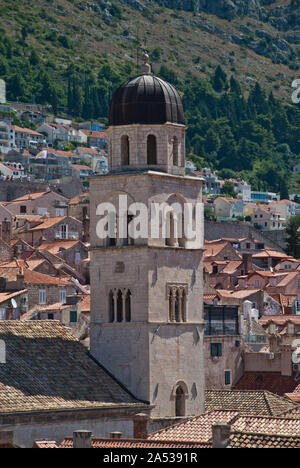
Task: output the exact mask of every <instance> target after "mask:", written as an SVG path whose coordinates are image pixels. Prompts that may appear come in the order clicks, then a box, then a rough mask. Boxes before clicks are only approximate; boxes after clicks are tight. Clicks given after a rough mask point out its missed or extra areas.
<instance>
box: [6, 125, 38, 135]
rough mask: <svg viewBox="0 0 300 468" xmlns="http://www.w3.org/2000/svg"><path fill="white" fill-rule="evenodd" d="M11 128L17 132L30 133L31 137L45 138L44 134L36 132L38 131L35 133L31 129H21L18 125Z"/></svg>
mask: <svg viewBox="0 0 300 468" xmlns="http://www.w3.org/2000/svg"><path fill="white" fill-rule="evenodd" d="M11 128H12V129H13V130H14V131H15V132H22V133H28V134H29V135H35V136H40V137H43V136H44V135H42V134H41V133H39V132H36V131H34V130H31V128H26V127H19V126H18V125H12V126H11Z"/></svg>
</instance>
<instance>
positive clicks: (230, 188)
mask: <svg viewBox="0 0 300 468" xmlns="http://www.w3.org/2000/svg"><path fill="white" fill-rule="evenodd" d="M221 193H222V194H223V195H227V196H229V197H231V198H236V192H235V190H234V184H233V183H232V182H230V181H229V180H225V183H224V184H223V187H222V188H221Z"/></svg>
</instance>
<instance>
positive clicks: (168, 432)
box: [148, 410, 239, 442]
mask: <svg viewBox="0 0 300 468" xmlns="http://www.w3.org/2000/svg"><path fill="white" fill-rule="evenodd" d="M238 416H239V412H238V411H222V410H219V411H213V410H212V411H210V412H207V413H205V414H200V415H199V416H195V417H193V418H189V419H187V420H185V421H183V422H180V423H177V424H174V425H172V426H169V427H166V428H164V429H161V430H159V431H157V432H153V433H151V434H149V436H148V439H149V440H169V441H170V440H173V441H175V440H176V441H177V440H180V441H183V442H191V441H193V442H210V441H211V438H212V429H211V427H212V425H213V424H216V423H220V422H221V423H224V424H232V423H233V421H235V420H236V419H237V418H238Z"/></svg>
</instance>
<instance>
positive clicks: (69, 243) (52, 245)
mask: <svg viewBox="0 0 300 468" xmlns="http://www.w3.org/2000/svg"><path fill="white" fill-rule="evenodd" d="M78 243H80V244H82V245H83V246H84V247H85V245H84V243H83V242H82V241H80V240H79V239H77V240H55V241H53V242H46V241H45V242H43V243H42V244H41V245H39V246H38V247H37V249H38V250H47V251H48V252H51V253H53V254H55V253H58V252H59V249H60V248H61V247H63V248H64V249H66V250H68V249H71V248H72V247H74V245H76V244H78Z"/></svg>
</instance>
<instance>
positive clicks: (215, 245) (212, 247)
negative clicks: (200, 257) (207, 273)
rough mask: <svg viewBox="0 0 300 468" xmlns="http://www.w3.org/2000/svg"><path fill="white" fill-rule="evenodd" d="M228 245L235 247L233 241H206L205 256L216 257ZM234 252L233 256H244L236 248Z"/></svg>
mask: <svg viewBox="0 0 300 468" xmlns="http://www.w3.org/2000/svg"><path fill="white" fill-rule="evenodd" d="M227 246H229V247H230V249H233V247H232V245H231V243H230V242H227V241H222V242H206V241H205V243H204V248H205V253H204V256H205V258H209V257H215V256H216V255H218V254H219V253H220V252H222V250H223V249H224V248H225V247H227ZM232 252H233V256H234V257H235V258H240V259H242V257H241V256H240V255H239V254H238V253H237V251H236V250H235V249H233V250H232Z"/></svg>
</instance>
